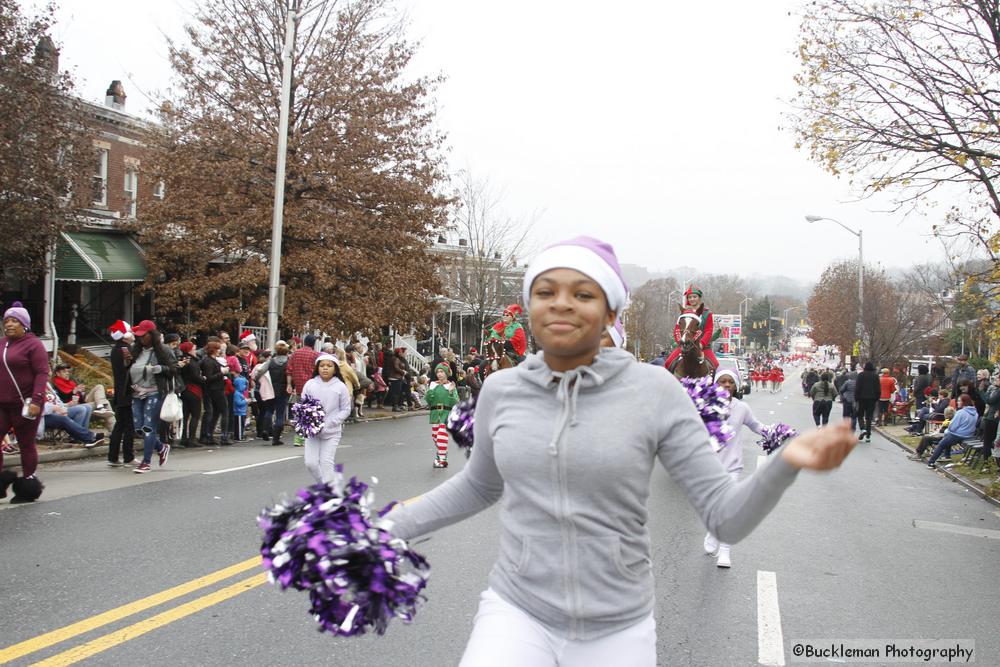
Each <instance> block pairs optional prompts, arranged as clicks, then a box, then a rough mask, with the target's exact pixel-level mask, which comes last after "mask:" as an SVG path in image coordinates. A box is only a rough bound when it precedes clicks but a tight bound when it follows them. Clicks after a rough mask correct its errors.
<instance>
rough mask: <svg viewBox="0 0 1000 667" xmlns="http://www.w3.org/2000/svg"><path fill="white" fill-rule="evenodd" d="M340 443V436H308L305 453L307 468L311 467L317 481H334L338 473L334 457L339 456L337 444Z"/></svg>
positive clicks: (310, 470) (310, 469)
mask: <svg viewBox="0 0 1000 667" xmlns="http://www.w3.org/2000/svg"><path fill="white" fill-rule="evenodd" d="M339 444H340V437H339V436H338V437H336V438H306V449H305V455H304V458H305V461H306V468H308V469H309V472H311V473H312V476H313V477H315V478H316V481H317V482H323V483H326V482H331V481H333V477H334V475H335V473H336V470H335V469H334V458H336V456H337V445H339Z"/></svg>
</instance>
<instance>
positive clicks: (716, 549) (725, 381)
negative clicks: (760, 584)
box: [705, 368, 763, 567]
mask: <svg viewBox="0 0 1000 667" xmlns="http://www.w3.org/2000/svg"><path fill="white" fill-rule="evenodd" d="M715 382H716V383H717V384H718V385H719V386H720V387H722V388H723V389H725V390H726V391H728V392H729V396H730V397H731V398H730V399H729V420H728V422H729V425H730V426H731V427H732V429H733V439H732V440H730V441H729V443H728V444H726V445H724V446H723V447H722V448H721V449H719V451H718V452H716V455H717V456H718V457H719V462H720V463H721V464H722V467H723V468H725V469H726V472H728V473H729V476H730V477H732V478H733V479H735V480H739V478H740V473H741V472H743V447H742V446H741V445H740V427H741V426H746V427H747V428H748V429H750V430H751V431H753V432H754V433H756V434H758V435H760V432H761V429H762V428H763V426H762V424H761V423H760V422H759V421H757V418H756V417H754V415H753V411H752V410H751V409H750V406H749V405H747V404H746V403H744V402H743V401H741V400H740V399H739V397H738V395H737V392H738V391H739V389H738V388H739V386H740V374H739V371H737V370H736V369H735V368H724V369H722V370H721V371H719V372H718V373H716V374H715ZM731 548H732V547H731V545H729V544H726V543H725V542H719V540H717V539H715V536H714V535H712V533H711V532H709V533H707V534H706V535H705V553H707V554H708V555H710V556H712V555H715V556H716V560H715V564H716V565H717V566H718V567H732V558H731Z"/></svg>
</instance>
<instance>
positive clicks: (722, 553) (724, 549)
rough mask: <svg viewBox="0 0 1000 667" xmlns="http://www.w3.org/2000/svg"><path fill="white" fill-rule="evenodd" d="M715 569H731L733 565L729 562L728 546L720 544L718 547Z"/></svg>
mask: <svg viewBox="0 0 1000 667" xmlns="http://www.w3.org/2000/svg"><path fill="white" fill-rule="evenodd" d="M715 566H716V567H732V566H733V563H732V561H730V560H729V545H728V544H722V545H719V557H718V559H717V560H716V561H715Z"/></svg>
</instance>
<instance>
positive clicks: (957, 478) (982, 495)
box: [873, 426, 1000, 507]
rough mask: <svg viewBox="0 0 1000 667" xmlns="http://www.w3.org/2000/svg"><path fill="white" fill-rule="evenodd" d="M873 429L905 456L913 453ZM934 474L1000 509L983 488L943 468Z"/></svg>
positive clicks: (901, 444)
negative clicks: (904, 453) (942, 475)
mask: <svg viewBox="0 0 1000 667" xmlns="http://www.w3.org/2000/svg"><path fill="white" fill-rule="evenodd" d="M873 428H874V430H875V431H877V432H878V434H879V435H881V436H882V437H883V438H885V439H886V440H888V441H889V442H891V443H892V444H894V445H896V446H897V447H899V448H900V449H902V450H903V451H904V452H906V453H907V454H912V453H913V450H912V449H910V448H909V447H907V446H906V445H905V444H904V443H903V442H902V441H900V440H897V439H896V438H895V437H894V436H891V435H889V434H888V433H886V432H885V431H883V430H882V429H880V428H879V427H877V426H875V427H873ZM924 467H925V468H926V467H927V466H926V465H925V466H924ZM935 472H939V473H943V474H944V475H945V476H946V477H948V478H950V479H951V481H953V482H955V483H957V484H960V485H961V486H964V487H965V488H966V489H968V490H969V491H972V492H973V493H975V494H976V495H977V496H979V497H980V498H982V499H983V500H985V501H986V502H988V503H991V504H993V505H996V506H997V507H1000V500H998V499H996V498H994V497H992V496H989V495H987V494H986V491H984V490H983V488H982V487H981V486H979V485H978V484H974V483H972V482H970V481H969V480H967V479H965V478H964V477H961V476H959V475H956V474H955V473H953V472H951V471H950V470H946V469H945V468H935Z"/></svg>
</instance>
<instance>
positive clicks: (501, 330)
mask: <svg viewBox="0 0 1000 667" xmlns="http://www.w3.org/2000/svg"><path fill="white" fill-rule="evenodd" d="M521 312H522V310H521V306H519V305H517V304H516V303H515V304H513V305H511V306H507V307H506V308H504V309H503V314H504V315H510V316H511V317H512V318H514V319H512V320H511V322H510V324H504V323H503V321H502V320H501V321H500V322H497V323H496V324H494V325H493V327H492V333H490V339H499V340H501V341H508V340H509V341H510V344H511V346H512V347H513V348H514V351H515V352H517V353H518V354H519V355H520V356H522V357H523V356H524V353H525V352H527V351H528V336H527V335H525V333H524V327H522V326H521V324H520V323H519V322H518V321H517V316H518V315H520V314H521Z"/></svg>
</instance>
